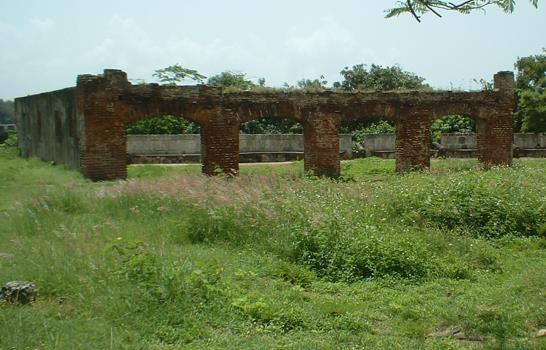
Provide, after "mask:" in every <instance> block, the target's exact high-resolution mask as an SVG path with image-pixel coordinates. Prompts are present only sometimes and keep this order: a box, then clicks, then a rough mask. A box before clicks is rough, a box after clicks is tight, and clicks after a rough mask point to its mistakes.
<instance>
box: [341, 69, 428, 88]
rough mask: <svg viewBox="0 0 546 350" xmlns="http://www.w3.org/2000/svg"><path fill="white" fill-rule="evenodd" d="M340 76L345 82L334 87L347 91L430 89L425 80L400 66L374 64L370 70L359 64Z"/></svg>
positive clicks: (342, 72)
mask: <svg viewBox="0 0 546 350" xmlns="http://www.w3.org/2000/svg"><path fill="white" fill-rule="evenodd" d="M340 74H341V75H342V76H343V78H344V80H343V81H342V82H335V83H334V87H336V88H341V89H343V90H347V91H354V90H379V91H385V90H399V89H429V88H430V87H429V86H428V85H427V84H424V81H425V78H422V77H420V76H418V75H416V74H414V73H410V72H407V71H404V70H402V68H400V66H398V65H394V66H391V67H382V66H379V65H376V64H372V65H371V66H370V69H369V70H368V69H367V68H366V65H364V64H357V65H355V66H353V67H352V68H349V67H345V68H344V69H343V70H342V71H341V73H340Z"/></svg>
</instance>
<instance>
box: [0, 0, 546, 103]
mask: <svg viewBox="0 0 546 350" xmlns="http://www.w3.org/2000/svg"><path fill="white" fill-rule="evenodd" d="M394 3H395V0H367V1H366V0H338V1H336V2H334V1H331V0H329V1H328V0H289V1H288V0H275V1H269V2H266V1H256V0H253V1H251V0H229V1H227V0H225V1H221V0H214V1H213V0H199V1H193V0H155V1H135V0H131V1H129V0H118V1H116V0H108V1H104V0H93V1H76V0H47V1H46V0H18V1H16V0H0V98H3V99H11V98H14V97H18V96H24V95H27V94H33V93H39V92H44V91H49V90H55V89H60V88H64V87H68V86H73V85H74V84H75V81H76V76H77V75H78V74H85V73H92V74H97V73H101V72H102V70H103V69H104V68H118V69H122V70H124V71H126V72H127V73H128V75H129V78H130V79H134V80H137V79H144V80H145V81H147V82H153V81H154V79H153V78H152V73H153V71H154V70H156V69H159V68H163V67H166V66H168V65H171V64H174V63H180V64H181V65H182V66H183V67H187V68H192V69H197V70H198V71H199V72H201V73H203V74H205V75H207V76H210V75H213V74H217V73H219V72H222V71H225V70H231V71H237V72H246V73H247V74H248V76H249V77H250V78H253V79H257V78H260V77H265V78H266V81H267V84H268V85H272V86H280V85H282V84H283V83H284V82H288V83H290V84H294V83H295V82H296V81H297V80H299V79H302V78H317V77H318V76H319V75H321V74H323V75H325V76H326V78H327V80H328V81H329V82H330V83H331V82H333V81H337V80H340V76H339V71H340V70H341V69H343V67H345V66H352V65H354V64H358V63H364V64H371V63H376V64H380V65H383V66H385V65H393V64H400V65H401V66H402V68H403V69H406V70H408V71H411V72H415V73H417V74H418V75H420V76H423V77H425V78H426V80H427V82H428V83H429V84H431V85H432V86H434V87H436V88H443V89H450V88H454V89H474V88H477V85H476V84H475V83H473V79H480V78H484V79H487V80H490V79H491V78H492V76H493V74H494V73H495V72H497V71H501V70H512V69H513V64H514V62H515V60H516V59H517V57H522V56H527V55H531V54H539V53H541V49H542V47H546V2H545V1H540V5H541V7H540V8H539V9H538V10H536V9H535V8H533V7H532V6H531V5H530V3H529V1H527V0H519V1H517V7H516V12H515V13H513V14H511V15H506V14H504V13H502V12H501V11H500V10H497V9H495V8H491V9H489V10H488V11H487V13H486V14H484V13H481V12H477V13H474V14H472V15H466V16H465V15H456V14H452V15H447V16H445V17H444V18H442V19H439V18H435V17H434V16H433V15H427V16H425V17H424V18H423V23H417V22H416V21H415V20H414V19H413V18H412V17H411V16H408V15H406V16H402V17H398V18H394V19H385V18H384V10H385V9H387V8H389V7H392V6H393V5H394Z"/></svg>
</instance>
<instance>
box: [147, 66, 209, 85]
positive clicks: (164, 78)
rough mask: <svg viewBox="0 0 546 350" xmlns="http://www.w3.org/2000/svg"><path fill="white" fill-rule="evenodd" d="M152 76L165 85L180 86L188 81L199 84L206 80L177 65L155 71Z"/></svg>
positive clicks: (204, 77) (192, 70)
mask: <svg viewBox="0 0 546 350" xmlns="http://www.w3.org/2000/svg"><path fill="white" fill-rule="evenodd" d="M153 76H154V77H156V78H157V79H159V81H160V82H161V83H164V84H166V85H177V84H181V83H182V82H184V81H185V80H188V79H189V80H193V81H197V82H199V83H201V82H203V81H204V80H205V79H207V77H206V76H204V75H202V74H200V73H199V72H197V71H196V70H194V69H188V68H184V67H182V66H180V64H178V63H177V64H175V65H172V66H168V67H167V68H163V69H158V70H156V71H155V73H154V74H153Z"/></svg>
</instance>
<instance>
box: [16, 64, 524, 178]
mask: <svg viewBox="0 0 546 350" xmlns="http://www.w3.org/2000/svg"><path fill="white" fill-rule="evenodd" d="M494 80H495V91H484V92H419V91H410V92H358V93H353V92H332V91H324V92H301V91H295V92H285V91H266V92H251V91H245V92H235V93H229V92H224V91H223V90H222V89H221V88H216V87H207V86H189V87H188V86H185V87H176V86H175V87H171V86H159V85H157V84H148V85H131V84H130V83H129V82H128V81H127V76H126V74H125V73H124V72H122V71H118V70H105V71H104V74H102V75H81V76H79V77H78V83H77V86H76V88H75V89H71V91H73V93H74V96H75V97H74V98H73V99H72V100H70V101H68V100H67V101H66V102H65V104H66V107H67V108H69V107H70V105H72V106H75V107H76V108H75V109H74V112H73V113H72V114H71V115H74V116H75V118H74V120H75V121H76V124H77V135H76V139H77V140H78V145H72V146H69V147H70V148H71V149H72V150H75V151H76V153H77V154H79V168H80V170H81V171H82V173H83V174H84V175H85V176H86V177H88V178H90V179H92V180H112V179H123V178H125V177H126V176H127V168H126V161H127V160H126V143H127V137H126V134H125V130H126V127H127V125H129V124H130V123H133V122H136V121H138V120H141V119H145V118H149V117H155V116H160V115H177V116H182V117H184V118H186V119H188V120H191V121H193V122H195V123H197V124H199V125H200V127H201V142H202V145H201V150H202V152H201V153H202V162H203V172H204V173H206V174H216V173H217V172H218V171H220V172H223V173H226V174H237V173H238V169H239V126H240V123H242V122H246V121H250V120H253V119H259V118H263V117H273V118H291V119H293V120H296V121H299V122H301V123H302V124H303V125H304V153H305V155H304V162H305V169H306V171H309V172H313V173H314V174H317V175H328V176H337V175H339V172H340V164H339V161H340V160H339V134H338V132H339V127H340V125H341V123H342V122H346V121H351V120H355V119H361V118H374V119H377V118H383V119H388V120H392V121H394V122H395V123H396V126H397V128H396V153H397V155H396V169H397V171H406V170H410V169H415V168H418V169H421V168H426V167H428V166H429V165H430V160H429V159H430V150H429V145H430V133H429V129H430V124H431V122H432V120H434V119H435V118H438V117H441V116H444V115H447V114H462V115H465V116H468V117H471V118H474V119H475V120H476V124H477V129H478V135H477V143H478V149H479V152H480V161H481V162H482V163H483V164H484V165H485V166H487V167H489V166H492V165H510V164H511V162H512V152H511V145H512V115H511V113H512V110H513V108H514V104H515V99H514V78H513V74H512V73H511V72H500V73H498V74H496V75H495V78H494ZM55 94H56V92H52V93H46V94H41V95H36V96H42V97H36V96H30V97H26V98H21V99H17V101H16V106H17V110H16V114H17V118H18V125H23V130H22V131H21V133H22V135H20V137H21V138H22V139H23V140H24V139H25V138H27V139H28V137H31V139H32V142H27V143H25V142H22V143H21V144H20V147H21V153H22V154H24V155H26V156H36V155H37V152H36V150H35V149H34V148H33V147H31V146H32V145H34V144H35V141H34V140H33V138H35V137H38V136H32V135H35V134H36V130H37V129H39V128H40V126H39V124H37V122H32V120H34V119H38V120H42V119H43V120H47V121H53V124H55V123H57V124H59V125H62V120H63V119H62V116H63V115H62V114H59V113H57V112H56V111H54V110H52V109H50V108H47V107H46V106H44V105H43V104H40V103H38V102H37V101H38V100H40V99H42V98H46V99H47V98H50V97H51V98H53V97H52V96H54V95H55ZM44 96H46V97H44ZM48 96H49V97H48ZM71 101H72V102H71ZM30 110H32V111H33V112H32V116H31V114H30V113H28V111H30ZM36 116H39V117H36ZM32 118H34V119H32ZM25 123H26V124H25ZM24 125H26V126H28V127H25V126H24ZM40 135H41V134H40ZM39 137H42V136H39ZM43 137H45V138H47V142H52V139H53V138H55V140H56V141H55V142H57V143H63V142H65V140H66V139H67V135H65V134H64V133H58V134H55V136H51V135H45V136H43ZM29 145H31V146H29ZM59 152H61V150H60V149H58V148H55V149H54V151H53V153H54V154H53V155H49V156H45V157H43V158H45V159H47V158H48V157H52V158H54V157H56V159H60V163H63V162H65V161H64V160H63V159H62V158H59V157H57V153H59ZM48 160H49V159H48Z"/></svg>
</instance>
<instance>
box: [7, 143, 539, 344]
mask: <svg viewBox="0 0 546 350" xmlns="http://www.w3.org/2000/svg"><path fill="white" fill-rule="evenodd" d="M0 156H1V157H2V162H1V163H0V175H1V176H2V182H1V183H2V184H3V185H2V186H4V187H3V188H5V189H7V190H6V191H7V193H8V196H9V197H7V198H8V200H6V201H4V202H3V204H2V207H0V209H1V211H0V235H1V237H2V240H0V281H4V282H7V281H9V280H15V279H28V280H32V281H34V282H35V283H36V284H37V285H38V287H39V296H38V299H37V301H36V302H35V303H34V304H32V305H28V306H23V307H20V306H12V305H1V306H0V324H2V325H3V327H0V348H2V349H3V348H6V349H8V348H12V347H15V348H16V349H19V348H22V349H24V348H43V349H80V348H81V349H85V348H89V349H108V348H112V349H124V348H127V349H175V348H186V347H188V348H207V349H208V348H298V349H299V348H303V349H305V348H309V349H314V348H359V347H364V348H365V347H369V348H409V347H416V348H430V349H437V348H452V349H459V348H471V347H474V345H472V344H475V345H478V346H480V347H489V348H521V349H527V348H529V349H531V348H540V347H541V346H543V342H541V341H542V340H541V339H538V338H534V336H533V335H534V333H535V332H536V330H537V329H538V328H541V327H544V325H545V324H546V314H545V313H544V308H545V306H546V303H545V296H544V293H543V291H544V290H546V288H545V287H546V259H545V258H546V253H545V248H546V243H545V239H544V225H545V224H546V213H545V202H544V199H545V198H546V187H545V184H546V172H545V171H544V169H545V168H546V164H545V163H544V161H520V162H518V163H517V164H516V166H515V167H513V168H510V169H504V168H503V169H493V170H492V171H488V172H485V171H481V170H479V169H478V168H477V165H476V164H475V162H472V161H470V162H468V161H463V162H451V161H441V162H435V163H433V168H432V170H431V171H429V172H422V173H413V174H407V175H403V176H400V175H395V174H394V173H393V171H392V170H393V163H392V162H390V161H382V160H376V159H367V160H358V161H352V162H348V163H344V164H343V170H344V172H345V174H344V175H345V180H346V181H345V182H339V181H338V182H335V181H331V180H326V179H316V178H312V179H306V178H303V177H302V176H301V173H302V172H300V170H301V164H296V165H294V166H293V167H285V168H280V169H279V168H270V167H263V168H259V170H258V169H253V170H252V171H249V173H246V174H245V173H244V172H243V174H242V176H240V177H239V178H236V179H224V178H211V177H204V176H201V175H198V174H197V172H198V169H191V168H187V167H185V168H182V167H180V168H178V167H169V168H168V169H169V170H167V171H166V172H164V173H161V174H158V173H155V170H153V169H155V168H154V167H138V170H135V169H136V167H135V168H131V170H130V174H132V175H131V176H132V179H130V180H129V181H124V182H115V183H98V184H92V183H88V182H86V181H85V180H83V179H82V178H81V177H79V176H78V175H76V174H74V173H72V172H69V171H66V170H62V169H59V168H57V167H51V166H48V165H45V164H43V163H40V162H38V161H35V160H30V161H25V160H21V159H19V158H17V157H16V156H15V155H13V154H2V155H0ZM4 160H5V161H4ZM20 167H21V168H23V169H26V170H25V171H23V172H22V173H20V174H19V173H18V174H19V175H18V176H12V175H10V174H11V170H12V169H13V168H20ZM147 169H148V170H147ZM149 169H152V170H149ZM15 171H18V170H15ZM154 177H155V178H154ZM9 188H11V189H9ZM471 339H472V341H470V340H471Z"/></svg>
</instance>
